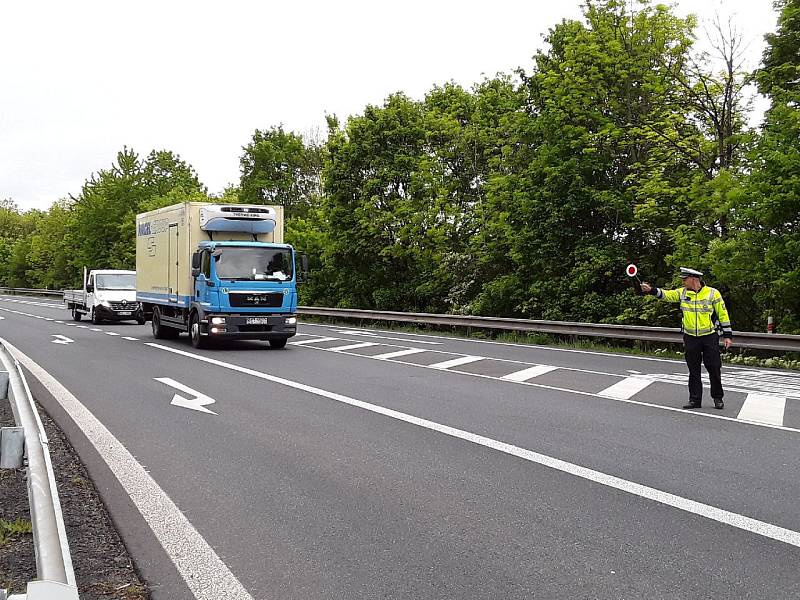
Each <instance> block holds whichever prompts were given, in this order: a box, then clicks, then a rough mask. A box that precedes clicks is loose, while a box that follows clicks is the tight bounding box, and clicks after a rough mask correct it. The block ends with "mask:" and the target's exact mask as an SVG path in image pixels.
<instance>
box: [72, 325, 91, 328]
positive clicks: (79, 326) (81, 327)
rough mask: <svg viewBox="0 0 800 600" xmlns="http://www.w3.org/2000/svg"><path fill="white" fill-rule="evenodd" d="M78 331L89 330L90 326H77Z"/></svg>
mask: <svg viewBox="0 0 800 600" xmlns="http://www.w3.org/2000/svg"><path fill="white" fill-rule="evenodd" d="M75 327H77V328H78V329H89V326H88V325H75Z"/></svg>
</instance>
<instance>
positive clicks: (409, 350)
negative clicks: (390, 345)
mask: <svg viewBox="0 0 800 600" xmlns="http://www.w3.org/2000/svg"><path fill="white" fill-rule="evenodd" d="M420 352H427V350H423V349H422V348H406V349H405V350H397V351H396V352H387V353H386V354H376V355H375V356H371V357H370V358H383V359H386V358H397V357H399V356H408V355H409V354H419V353H420Z"/></svg>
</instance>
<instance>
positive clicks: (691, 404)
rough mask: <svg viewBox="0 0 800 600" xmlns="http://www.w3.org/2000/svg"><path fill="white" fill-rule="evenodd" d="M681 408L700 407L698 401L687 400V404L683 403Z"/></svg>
mask: <svg viewBox="0 0 800 600" xmlns="http://www.w3.org/2000/svg"><path fill="white" fill-rule="evenodd" d="M683 408H700V403H699V402H689V404H684V405H683Z"/></svg>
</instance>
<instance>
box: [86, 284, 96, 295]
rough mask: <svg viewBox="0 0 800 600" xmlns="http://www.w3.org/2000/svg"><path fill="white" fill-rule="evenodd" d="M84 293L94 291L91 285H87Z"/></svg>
mask: <svg viewBox="0 0 800 600" xmlns="http://www.w3.org/2000/svg"><path fill="white" fill-rule="evenodd" d="M86 291H87V292H88V293H90V294H91V293H92V292H93V291H94V286H93V285H92V284H91V283H87V284H86Z"/></svg>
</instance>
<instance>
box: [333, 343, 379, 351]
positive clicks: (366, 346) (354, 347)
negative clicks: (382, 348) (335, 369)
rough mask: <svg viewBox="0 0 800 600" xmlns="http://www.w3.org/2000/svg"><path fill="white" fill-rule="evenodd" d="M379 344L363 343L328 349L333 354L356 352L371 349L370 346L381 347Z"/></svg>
mask: <svg viewBox="0 0 800 600" xmlns="http://www.w3.org/2000/svg"><path fill="white" fill-rule="evenodd" d="M379 345H380V344H378V342H361V343H360V344H348V345H347V346H336V347H335V348H328V350H330V351H331V352H344V351H345V350H355V349H356V348H369V347H370V346H379Z"/></svg>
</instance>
